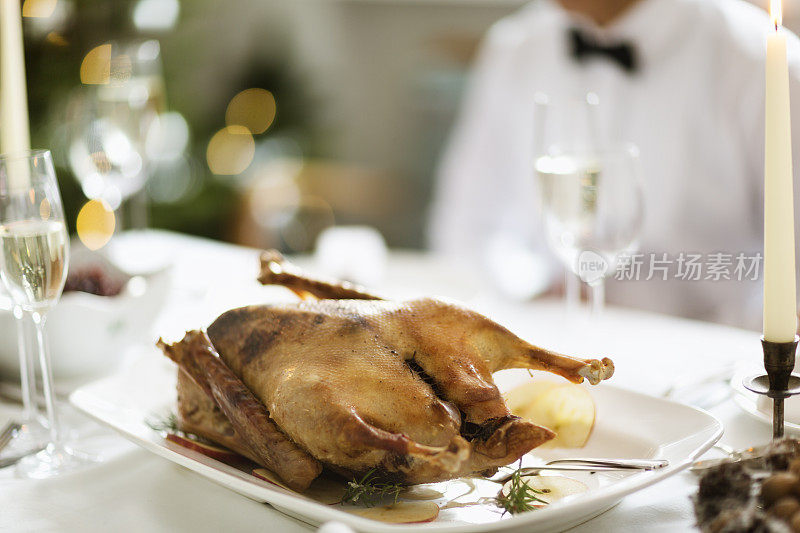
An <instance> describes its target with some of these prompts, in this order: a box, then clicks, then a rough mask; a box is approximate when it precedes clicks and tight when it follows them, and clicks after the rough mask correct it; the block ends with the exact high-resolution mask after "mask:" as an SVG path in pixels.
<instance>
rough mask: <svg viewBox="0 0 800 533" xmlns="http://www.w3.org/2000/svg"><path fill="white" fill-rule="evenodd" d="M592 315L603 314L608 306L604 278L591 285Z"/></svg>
mask: <svg viewBox="0 0 800 533" xmlns="http://www.w3.org/2000/svg"><path fill="white" fill-rule="evenodd" d="M591 288H592V291H591V299H592V303H591V306H592V315H594V316H597V315H599V314H601V313H602V312H603V308H605V305H606V282H605V280H604V279H603V278H600V279H599V280H597V281H595V282H594V283H592V284H591Z"/></svg>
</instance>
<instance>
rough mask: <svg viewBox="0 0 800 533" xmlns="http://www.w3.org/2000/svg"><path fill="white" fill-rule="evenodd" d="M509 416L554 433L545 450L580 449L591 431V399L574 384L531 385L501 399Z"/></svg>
mask: <svg viewBox="0 0 800 533" xmlns="http://www.w3.org/2000/svg"><path fill="white" fill-rule="evenodd" d="M504 396H505V398H506V402H507V404H508V407H509V409H511V412H512V413H514V414H515V415H517V416H520V417H522V418H524V419H526V420H529V421H531V422H533V423H534V424H538V425H540V426H544V427H546V428H548V429H550V430H552V431H554V432H555V433H556V437H555V438H554V439H553V440H551V441H549V442H547V443H546V444H545V445H544V446H543V447H547V448H582V447H583V446H585V445H586V442H587V441H588V440H589V437H590V436H591V434H592V429H593V428H594V421H595V416H596V409H595V404H594V400H593V399H592V395H591V394H589V391H587V390H586V389H585V388H584V387H582V386H580V385H575V384H574V383H560V382H555V381H534V382H531V383H526V384H524V385H520V386H519V387H517V388H515V389H512V390H511V391H509V392H507V393H506V394H505V395H504Z"/></svg>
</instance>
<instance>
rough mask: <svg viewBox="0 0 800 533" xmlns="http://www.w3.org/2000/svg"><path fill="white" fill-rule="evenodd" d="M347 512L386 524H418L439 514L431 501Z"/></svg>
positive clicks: (399, 503)
mask: <svg viewBox="0 0 800 533" xmlns="http://www.w3.org/2000/svg"><path fill="white" fill-rule="evenodd" d="M347 512H349V513H352V514H355V515H358V516H361V517H364V518H369V519H370V520H377V521H378V522H386V523H388V524H418V523H422V522H433V521H434V520H436V517H437V516H439V506H438V505H436V504H435V503H433V502H398V503H394V504H392V505H385V506H382V507H370V508H369V509H357V510H348V511H347Z"/></svg>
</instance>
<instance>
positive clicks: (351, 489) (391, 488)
mask: <svg viewBox="0 0 800 533" xmlns="http://www.w3.org/2000/svg"><path fill="white" fill-rule="evenodd" d="M402 490H403V485H401V484H399V483H385V482H381V481H380V480H379V479H378V477H377V476H376V475H375V469H374V468H373V469H372V470H370V471H369V472H367V473H366V474H364V477H362V478H361V479H360V480H357V479H355V478H354V479H353V480H352V481H348V482H347V486H346V487H345V491H344V496H342V503H352V504H356V505H358V504H360V505H366V506H367V507H372V506H374V505H377V504H378V503H380V502H381V501H383V500H388V499H390V498H391V499H392V503H397V498H398V497H399V496H400V492H401V491H402Z"/></svg>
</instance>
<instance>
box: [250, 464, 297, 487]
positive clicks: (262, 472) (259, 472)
mask: <svg viewBox="0 0 800 533" xmlns="http://www.w3.org/2000/svg"><path fill="white" fill-rule="evenodd" d="M250 473H251V474H253V475H254V476H256V477H257V478H258V479H261V480H264V481H266V482H268V483H272V484H273V485H277V486H279V487H280V488H282V489H286V490H292V489H290V488H289V487H287V486H286V485H284V484H283V481H281V478H280V477H278V474H276V473H275V472H273V471H272V470H267V469H266V468H254V469H253V471H252V472H250Z"/></svg>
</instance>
